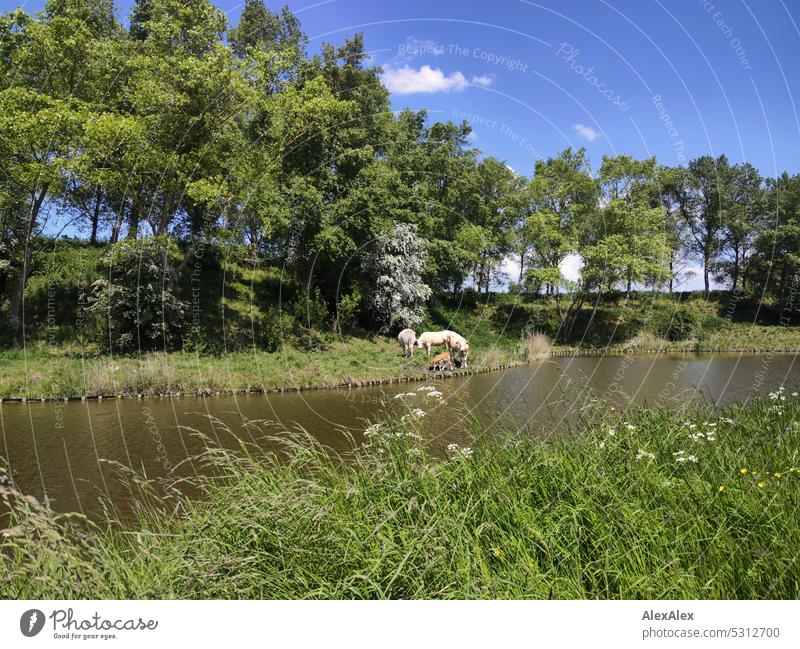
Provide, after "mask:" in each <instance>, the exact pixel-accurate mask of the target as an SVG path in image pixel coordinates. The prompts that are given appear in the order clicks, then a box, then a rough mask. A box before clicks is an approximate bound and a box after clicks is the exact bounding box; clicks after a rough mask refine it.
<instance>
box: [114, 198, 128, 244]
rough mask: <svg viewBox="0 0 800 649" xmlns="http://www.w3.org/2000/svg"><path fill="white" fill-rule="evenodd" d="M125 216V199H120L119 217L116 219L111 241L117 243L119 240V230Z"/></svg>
mask: <svg viewBox="0 0 800 649" xmlns="http://www.w3.org/2000/svg"><path fill="white" fill-rule="evenodd" d="M124 218H125V199H123V200H122V201H120V204H119V212H117V217H116V218H115V219H114V226H113V227H112V228H111V243H112V244H113V243H117V241H119V231H120V230H121V229H122V221H123V219H124Z"/></svg>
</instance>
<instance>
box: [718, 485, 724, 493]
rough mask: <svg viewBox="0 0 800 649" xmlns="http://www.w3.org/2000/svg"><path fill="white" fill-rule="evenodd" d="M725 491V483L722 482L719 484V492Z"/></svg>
mask: <svg viewBox="0 0 800 649" xmlns="http://www.w3.org/2000/svg"><path fill="white" fill-rule="evenodd" d="M723 491H725V485H724V484H721V485H720V486H719V492H720V493H722V492H723Z"/></svg>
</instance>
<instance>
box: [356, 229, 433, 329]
mask: <svg viewBox="0 0 800 649" xmlns="http://www.w3.org/2000/svg"><path fill="white" fill-rule="evenodd" d="M424 268H425V241H424V240H423V239H422V238H420V237H419V235H418V234H417V228H416V226H414V225H411V224H408V223H394V224H393V227H392V229H391V230H388V231H385V232H382V233H381V234H379V235H378V237H377V239H376V241H375V245H374V251H373V252H371V253H370V254H369V255H368V256H367V258H366V260H365V262H364V271H365V275H366V278H367V283H368V289H367V300H368V302H369V304H370V309H371V311H372V313H373V315H374V317H375V321H376V322H377V323H378V324H379V325H380V327H381V329H382V330H384V331H388V330H391V329H404V328H406V327H414V326H416V325H418V324H419V323H420V322H422V318H423V315H424V313H423V312H424V308H425V302H426V301H427V300H428V298H429V297H430V296H431V289H430V287H429V286H428V285H427V284H425V283H424V282H423V281H422V272H423V270H424Z"/></svg>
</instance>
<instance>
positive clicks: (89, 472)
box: [0, 354, 800, 515]
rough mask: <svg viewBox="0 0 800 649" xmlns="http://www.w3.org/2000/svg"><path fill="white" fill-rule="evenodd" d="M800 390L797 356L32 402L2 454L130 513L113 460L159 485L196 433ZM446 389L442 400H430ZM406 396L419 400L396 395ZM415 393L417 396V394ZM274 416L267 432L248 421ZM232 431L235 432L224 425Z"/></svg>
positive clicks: (436, 428) (188, 470) (48, 489)
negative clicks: (390, 415)
mask: <svg viewBox="0 0 800 649" xmlns="http://www.w3.org/2000/svg"><path fill="white" fill-rule="evenodd" d="M798 383H800V359H798V358H797V357H796V356H795V355H777V354H765V355H719V354H717V355H706V356H686V355H683V356H674V357H670V356H666V357H665V356H663V355H662V356H647V357H632V356H625V357H586V358H555V359H551V360H547V361H542V362H538V363H532V364H530V365H528V366H524V367H519V368H515V369H510V370H506V371H502V372H490V373H486V374H477V375H473V376H463V377H456V378H453V379H450V380H445V381H442V380H431V381H429V382H428V383H427V384H424V383H403V384H400V385H387V386H382V387H380V388H356V389H350V390H319V391H304V392H288V393H276V394H267V395H263V394H258V395H256V394H250V395H235V396H224V397H209V398H199V397H173V398H169V397H167V398H147V399H141V400H139V399H112V400H103V401H99V402H98V401H70V402H46V403H41V402H28V403H8V402H6V403H4V404H2V405H0V426H1V428H2V436H1V437H0V456H2V457H3V458H4V459H5V463H6V465H7V466H8V467H9V468H10V472H11V476H12V477H13V479H14V481H15V483H16V485H17V487H18V488H19V489H20V490H22V491H23V492H25V493H29V494H31V495H34V496H36V497H37V498H39V499H46V500H47V501H48V502H49V503H50V505H51V507H53V509H55V510H57V511H82V512H84V513H86V514H90V515H96V514H98V513H100V512H101V511H102V508H101V506H100V497H102V498H103V499H107V500H108V501H110V502H111V503H113V504H114V505H115V506H116V507H118V508H119V510H120V511H121V512H123V514H124V512H125V511H128V505H129V499H130V490H129V487H126V486H125V485H124V484H123V483H122V482H121V481H120V480H119V479H118V478H117V477H116V474H117V472H116V471H115V469H114V468H113V466H112V463H110V462H108V461H111V462H118V463H121V464H123V465H125V466H129V467H133V468H134V469H135V470H136V471H138V472H140V473H143V474H145V475H147V476H148V477H151V478H156V477H162V476H166V475H168V474H170V472H178V474H179V475H191V474H192V473H193V472H196V471H199V470H201V469H200V468H199V467H198V463H197V462H196V461H195V460H192V459H191V458H193V457H195V456H196V455H197V454H198V453H200V452H201V451H202V450H203V448H204V442H203V440H202V439H201V438H200V437H199V436H198V435H197V434H195V433H194V432H193V430H192V429H194V430H196V431H200V432H202V433H203V434H205V435H208V436H210V437H211V439H213V440H214V441H215V442H218V443H220V444H222V445H224V446H235V445H236V444H237V443H238V442H237V440H236V439H235V437H240V438H241V439H244V440H246V441H257V440H259V439H260V438H261V437H263V436H264V435H266V434H271V435H275V434H278V435H280V434H281V432H282V431H285V430H287V429H296V428H298V427H302V428H303V429H304V430H306V431H308V432H309V433H310V434H312V435H313V436H315V437H316V438H318V439H319V440H321V441H322V442H323V443H324V444H326V445H329V446H331V447H332V448H334V449H337V450H344V449H346V448H348V445H349V444H350V442H349V436H350V435H351V436H352V437H353V438H355V440H356V441H358V440H360V439H362V432H363V430H364V428H365V426H366V425H367V422H368V421H375V420H376V419H378V418H379V417H380V416H381V414H382V413H385V412H395V413H399V412H403V411H406V410H409V409H412V408H419V409H421V410H423V411H425V413H426V414H425V416H424V422H425V430H426V432H427V434H428V435H429V436H430V439H431V441H432V443H433V444H434V445H441V446H444V445H446V444H448V443H451V442H456V443H458V442H463V441H464V439H465V436H466V434H467V431H468V429H469V427H470V422H471V421H474V420H477V421H478V422H480V424H482V430H483V431H484V432H485V433H486V434H491V432H492V431H493V430H494V429H496V428H498V427H500V426H505V425H510V424H514V425H517V426H523V427H525V428H526V429H527V430H528V431H529V434H531V435H548V434H553V433H556V434H560V433H561V432H563V431H564V430H565V429H566V428H567V427H568V425H569V424H570V423H572V422H574V421H575V420H576V418H577V417H579V416H580V413H581V411H582V410H584V409H585V408H586V406H587V404H589V403H590V402H591V400H592V399H596V400H600V401H602V402H604V403H607V404H608V405H609V407H610V406H611V405H614V406H615V407H617V408H621V409H624V408H626V407H628V406H630V405H631V404H634V403H649V404H663V405H666V406H668V407H680V406H681V405H684V404H686V403H689V402H693V401H694V402H698V401H699V402H707V403H714V404H725V403H730V402H734V401H745V400H747V399H749V398H751V397H753V396H755V395H766V394H767V393H768V392H769V391H771V390H774V389H776V388H777V387H779V386H781V385H786V386H787V388H788V387H794V386H796V385H797V384H798ZM425 385H430V386H436V388H437V390H438V391H440V392H441V393H442V394H443V397H442V398H436V397H435V396H434V397H429V396H426V394H427V392H426V390H419V389H418V388H420V387H423V386H425ZM400 393H403V394H405V395H407V396H403V397H400V398H395V397H396V396H397V395H398V394H400ZM410 393H414V396H409V395H410ZM252 420H260V421H262V422H263V423H262V425H261V432H259V430H257V429H255V428H253V426H251V425H247V426H246V425H245V422H250V421H252ZM221 423H224V424H226V426H227V429H226V426H223V425H221Z"/></svg>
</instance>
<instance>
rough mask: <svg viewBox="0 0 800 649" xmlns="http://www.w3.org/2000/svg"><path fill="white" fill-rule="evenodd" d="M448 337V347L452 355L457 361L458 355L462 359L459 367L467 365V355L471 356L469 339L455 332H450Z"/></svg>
mask: <svg viewBox="0 0 800 649" xmlns="http://www.w3.org/2000/svg"><path fill="white" fill-rule="evenodd" d="M449 333H450V335H449V336H448V338H447V349H448V350H449V351H450V357H451V358H452V359H453V360H454V361H455V360H456V357H458V359H459V360H460V363H459V367H461V366H463V367H467V357H468V356H469V343H468V342H467V340H466V339H465V338H464V337H463V336H460V335H459V334H457V333H455V332H454V331H451V332H449Z"/></svg>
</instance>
